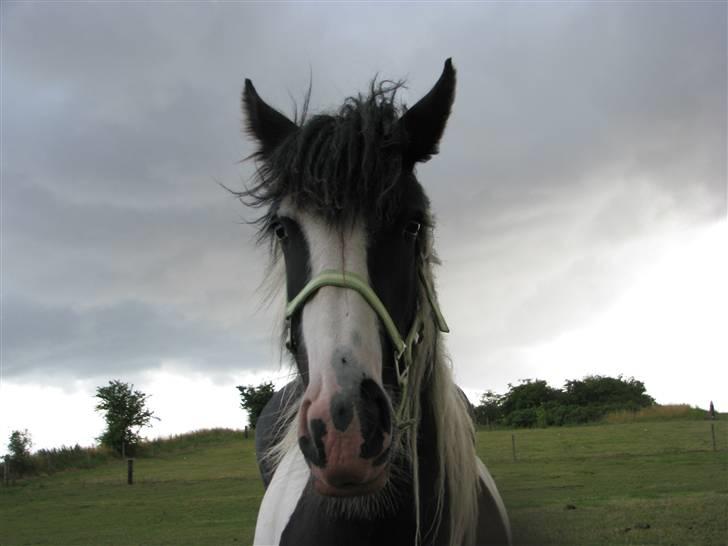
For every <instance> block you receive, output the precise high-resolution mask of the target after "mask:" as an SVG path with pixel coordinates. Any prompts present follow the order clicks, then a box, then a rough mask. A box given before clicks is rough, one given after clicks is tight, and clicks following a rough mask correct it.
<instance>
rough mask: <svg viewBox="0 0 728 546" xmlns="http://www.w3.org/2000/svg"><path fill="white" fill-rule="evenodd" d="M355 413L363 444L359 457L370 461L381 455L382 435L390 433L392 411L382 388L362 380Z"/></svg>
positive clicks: (382, 446) (372, 381) (372, 382)
mask: <svg viewBox="0 0 728 546" xmlns="http://www.w3.org/2000/svg"><path fill="white" fill-rule="evenodd" d="M359 395H360V398H359V404H358V406H357V412H358V414H359V422H360V423H361V435H362V437H363V438H364V442H363V443H362V445H361V451H360V453H359V456H360V457H362V458H363V459H371V458H373V457H377V456H379V455H381V454H382V449H383V448H384V434H385V433H386V434H391V432H392V415H391V412H392V410H391V409H390V406H389V403H388V402H387V396H386V395H385V394H384V391H383V390H382V388H381V387H380V386H379V385H378V384H377V383H376V382H375V381H374V380H372V379H364V380H363V381H362V382H361V386H360V391H359Z"/></svg>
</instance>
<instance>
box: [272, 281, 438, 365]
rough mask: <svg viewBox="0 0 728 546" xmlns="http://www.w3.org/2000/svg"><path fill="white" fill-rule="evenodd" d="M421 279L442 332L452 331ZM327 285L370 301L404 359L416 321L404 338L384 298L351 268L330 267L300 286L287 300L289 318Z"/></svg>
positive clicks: (396, 351)
mask: <svg viewBox="0 0 728 546" xmlns="http://www.w3.org/2000/svg"><path fill="white" fill-rule="evenodd" d="M420 280H421V282H422V283H423V285H424V287H425V292H426V293H427V299H428V300H429V303H430V306H431V307H432V309H433V311H434V313H435V320H436V321H437V326H438V328H439V329H440V331H441V332H449V331H450V330H449V328H448V326H447V323H446V322H445V318H444V317H443V316H442V313H441V312H440V309H439V307H438V306H437V302H436V301H435V298H434V294H433V293H432V289H431V288H430V285H429V283H427V282H425V279H424V278H423V276H422V274H420ZM324 286H337V287H339V288H349V289H351V290H355V291H356V292H358V293H359V294H361V296H362V297H363V298H364V300H365V301H366V302H367V303H368V304H369V307H371V308H372V309H373V310H374V312H375V313H376V314H377V315H378V316H379V319H380V320H381V321H382V324H383V325H384V329H385V330H386V331H387V334H388V335H389V339H391V340H392V345H393V346H394V350H395V354H396V355H397V360H399V358H401V356H402V354H404V352H405V351H406V350H407V346H408V343H407V342H408V341H410V343H411V341H412V339H411V338H413V337H415V336H416V335H417V330H418V328H416V327H415V326H417V325H416V324H413V325H412V328H411V330H410V332H409V334H408V335H407V338H403V337H402V335H401V334H400V333H399V330H398V329H397V326H396V325H395V324H394V320H392V317H391V315H390V314H389V311H387V308H386V307H385V306H384V304H383V303H382V300H380V299H379V296H377V294H376V292H374V290H373V289H372V287H371V286H369V284H368V283H367V282H366V281H365V280H364V279H362V278H361V277H360V276H359V275H357V274H356V273H352V272H350V271H336V270H333V269H327V270H326V271H323V272H321V273H320V274H319V275H317V276H316V277H314V278H313V279H311V280H310V281H308V283H307V284H306V286H304V287H303V288H302V289H301V291H300V292H299V293H298V294H297V295H296V297H294V298H293V299H292V300H291V301H290V302H288V305H286V319H290V318H291V317H292V316H293V314H294V313H295V312H296V311H298V310H299V309H300V308H302V307H303V306H304V305H305V304H306V302H307V301H308V300H309V298H311V296H313V295H314V294H315V293H316V291H318V289H319V288H323V287H324Z"/></svg>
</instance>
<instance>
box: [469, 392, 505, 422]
mask: <svg viewBox="0 0 728 546" xmlns="http://www.w3.org/2000/svg"><path fill="white" fill-rule="evenodd" d="M502 399H503V397H502V396H501V395H500V394H497V393H495V392H493V391H491V390H488V391H485V392H484V393H483V395H482V396H481V397H480V405H479V406H478V407H476V408H475V422H476V423H478V424H479V425H486V426H493V425H494V424H495V423H497V422H498V420H499V419H500V418H501V417H503V412H502V411H501V407H500V405H501V401H502Z"/></svg>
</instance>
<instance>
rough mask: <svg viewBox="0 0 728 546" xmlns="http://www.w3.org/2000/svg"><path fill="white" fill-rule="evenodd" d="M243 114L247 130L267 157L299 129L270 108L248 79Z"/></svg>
mask: <svg viewBox="0 0 728 546" xmlns="http://www.w3.org/2000/svg"><path fill="white" fill-rule="evenodd" d="M243 112H244V113H245V114H246V118H247V130H248V134H250V135H251V136H252V137H253V138H255V139H256V140H257V141H258V142H259V143H260V151H261V153H262V154H263V155H267V154H268V153H270V152H271V151H273V150H274V149H275V148H276V146H278V145H279V144H280V143H281V142H282V141H283V140H284V139H285V138H286V137H287V136H288V135H289V134H291V133H292V132H293V131H296V130H297V129H298V127H297V126H296V124H295V123H293V122H292V121H291V120H290V119H288V118H287V117H286V116H284V115H283V114H281V113H280V112H278V111H277V110H274V109H273V108H271V107H270V106H268V105H267V104H266V103H265V102H264V101H263V99H261V98H260V96H259V95H258V92H257V91H256V90H255V87H253V82H251V81H250V80H248V79H246V80H245V89H244V90H243Z"/></svg>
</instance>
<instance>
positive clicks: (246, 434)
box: [243, 426, 248, 440]
mask: <svg viewBox="0 0 728 546" xmlns="http://www.w3.org/2000/svg"><path fill="white" fill-rule="evenodd" d="M243 433H244V434H245V439H246V440H247V439H248V427H247V426H246V427H245V430H244V431H243Z"/></svg>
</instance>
